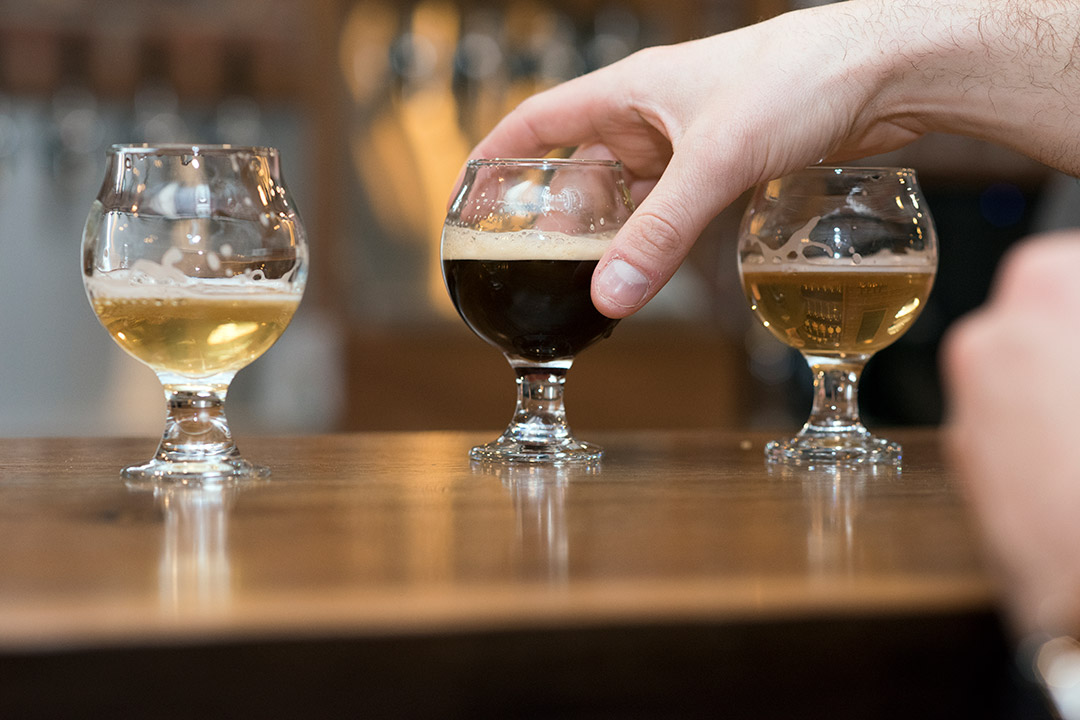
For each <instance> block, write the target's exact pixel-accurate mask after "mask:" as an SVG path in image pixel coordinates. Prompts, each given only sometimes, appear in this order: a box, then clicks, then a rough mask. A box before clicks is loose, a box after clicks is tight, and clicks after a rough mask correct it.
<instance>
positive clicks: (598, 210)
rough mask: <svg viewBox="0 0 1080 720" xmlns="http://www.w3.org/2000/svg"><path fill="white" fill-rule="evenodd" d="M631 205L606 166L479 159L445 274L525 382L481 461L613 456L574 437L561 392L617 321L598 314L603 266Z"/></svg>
mask: <svg viewBox="0 0 1080 720" xmlns="http://www.w3.org/2000/svg"><path fill="white" fill-rule="evenodd" d="M631 212H633V202H632V201H631V200H630V194H629V192H628V191H627V188H626V185H625V183H624V182H623V177H622V166H621V165H620V164H619V163H617V162H614V161H608V160H583V159H522V160H473V161H471V162H469V164H468V165H467V167H466V171H465V176H464V180H463V183H462V186H461V189H460V191H459V192H458V194H457V196H456V197H455V199H454V202H453V205H452V206H451V208H450V211H449V213H448V214H447V217H446V223H445V225H444V226H443V234H442V266H443V277H444V279H445V280H446V288H447V290H448V292H449V293H450V298H451V300H452V301H453V303H454V307H455V308H457V311H458V313H459V314H460V315H461V317H462V319H464V320H465V322H466V324H467V325H468V326H469V327H470V328H471V329H472V330H473V332H475V333H476V334H477V335H479V336H480V337H481V338H483V339H484V340H486V341H487V342H489V343H491V344H492V345H494V346H495V347H497V348H499V350H501V351H502V352H503V354H504V355H505V356H506V359H507V360H508V361H509V362H510V365H511V366H512V367H513V369H514V372H515V373H516V375H517V389H518V397H517V407H516V409H515V411H514V417H513V419H512V420H511V422H510V425H509V426H508V427H507V428H506V431H505V432H504V433H503V434H502V435H501V436H500V437H499V438H498V439H496V440H495V441H493V442H490V443H488V444H486V445H481V446H478V447H475V448H473V449H472V452H471V453H470V456H471V457H472V458H473V459H475V460H495V461H512V462H551V463H562V462H578V461H593V460H598V459H599V458H600V457H601V455H602V453H603V451H602V450H601V449H600V448H599V447H597V446H595V445H592V444H589V443H585V442H581V441H579V440H577V439H575V438H574V436H573V434H572V433H571V431H570V426H569V425H568V424H567V422H566V410H565V407H564V405H563V386H564V382H565V379H566V372H567V370H569V369H570V365H571V363H573V360H574V357H575V356H576V355H577V354H578V353H579V352H581V351H582V350H584V349H585V348H587V347H588V346H589V345H592V344H593V343H594V342H596V341H597V340H600V339H602V338H605V337H607V336H608V335H610V334H611V331H612V329H613V328H614V327H615V323H616V322H617V321H616V320H612V319H611V318H608V317H605V316H604V315H602V314H600V312H599V311H597V310H596V308H595V307H594V306H593V303H592V297H591V295H590V292H589V288H590V285H591V281H592V275H593V271H594V270H595V269H596V265H597V262H598V261H599V260H600V258H601V257H602V256H603V254H604V252H605V251H606V250H607V247H608V245H609V244H610V243H611V240H612V238H613V237H614V236H615V233H616V232H618V230H619V228H620V227H622V225H623V223H624V222H625V221H626V219H627V218H628V217H630V213H631Z"/></svg>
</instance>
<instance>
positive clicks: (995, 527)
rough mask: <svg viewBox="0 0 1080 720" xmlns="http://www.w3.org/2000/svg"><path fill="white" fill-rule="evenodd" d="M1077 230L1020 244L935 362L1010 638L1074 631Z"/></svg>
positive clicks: (1077, 615)
mask: <svg viewBox="0 0 1080 720" xmlns="http://www.w3.org/2000/svg"><path fill="white" fill-rule="evenodd" d="M1077 268H1080V231H1072V232H1065V233H1057V234H1053V235H1048V236H1043V237H1039V238H1035V239H1032V240H1029V241H1027V242H1026V243H1024V244H1023V245H1021V246H1019V247H1018V248H1017V249H1016V250H1014V251H1013V252H1012V253H1011V254H1010V255H1009V256H1007V257H1006V259H1005V260H1004V261H1003V263H1002V267H1001V269H1000V271H999V274H998V277H997V281H996V286H995V288H994V292H993V295H992V297H991V298H990V300H989V301H988V302H987V304H986V305H985V306H984V307H983V308H982V309H980V310H979V311H977V312H975V313H973V314H972V315H970V316H968V317H967V318H965V319H964V320H962V321H961V322H960V323H958V324H957V325H956V326H954V328H953V330H952V331H951V332H950V335H949V336H948V337H947V339H946V344H945V347H944V353H943V356H942V362H943V368H942V369H943V372H944V375H945V380H946V386H947V387H948V389H949V393H950V398H949V400H950V418H949V423H948V426H947V432H948V441H949V448H950V450H951V453H952V456H953V459H954V460H955V462H956V464H957V466H958V467H959V469H960V471H961V475H962V477H963V479H964V489H965V492H966V493H967V495H968V496H969V498H970V500H971V502H972V504H973V505H974V507H975V509H976V511H977V517H978V519H979V521H980V523H981V524H982V529H983V530H984V536H985V538H986V539H987V541H988V543H989V544H990V549H991V550H992V551H993V553H994V556H995V557H996V558H997V560H999V562H1000V568H1001V570H1002V572H1003V573H1004V579H1005V583H1004V586H1005V591H1006V593H1007V594H1008V598H1007V599H1008V600H1009V603H1010V609H1011V611H1012V617H1013V620H1014V621H1015V624H1016V626H1017V627H1016V630H1017V631H1018V633H1020V634H1021V635H1026V634H1032V633H1049V634H1051V635H1057V634H1068V633H1076V632H1078V631H1080V521H1078V518H1080V282H1078V281H1077Z"/></svg>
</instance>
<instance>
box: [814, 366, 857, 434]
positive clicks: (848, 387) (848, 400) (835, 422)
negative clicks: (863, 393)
mask: <svg viewBox="0 0 1080 720" xmlns="http://www.w3.org/2000/svg"><path fill="white" fill-rule="evenodd" d="M869 359H870V356H869V355H851V356H848V357H844V358H834V357H825V356H821V355H806V361H807V363H809V365H810V369H811V370H812V371H813V373H814V403H813V406H812V407H811V409H810V419H809V420H807V421H806V425H805V426H804V427H803V429H802V431H801V432H800V433H799V434H800V435H807V434H817V433H828V434H830V435H836V434H846V433H858V434H864V433H866V432H867V431H866V428H865V427H863V424H862V421H860V420H859V378H860V377H861V376H862V371H863V367H864V366H865V365H866V361H867V360H869Z"/></svg>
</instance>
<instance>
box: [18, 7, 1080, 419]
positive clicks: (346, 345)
mask: <svg viewBox="0 0 1080 720" xmlns="http://www.w3.org/2000/svg"><path fill="white" fill-rule="evenodd" d="M806 4H809V3H799V2H787V1H786V0H663V1H662V2H661V1H660V0H422V1H411V0H0V227H2V228H3V236H2V238H0V248H2V250H3V254H2V256H0V303H2V307H3V308H4V312H3V313H0V435H4V436H18V435H111V434H133V435H147V436H151V435H156V434H157V433H158V432H159V430H160V426H161V421H162V419H163V417H164V407H163V402H162V400H163V396H162V394H161V391H160V387H159V385H158V383H157V379H156V378H155V376H154V375H153V373H152V372H150V371H149V370H148V369H146V368H145V367H143V366H142V365H140V364H139V363H137V362H136V361H134V360H132V359H130V358H128V357H127V356H126V355H124V354H123V353H122V351H120V350H119V349H118V348H117V347H116V346H115V345H114V344H113V342H112V341H111V340H110V339H109V337H108V335H107V334H106V332H105V331H104V330H103V329H102V328H101V327H100V326H99V325H98V323H97V320H96V318H95V317H94V315H93V313H92V311H91V309H90V306H89V304H88V302H87V301H86V298H85V295H84V292H83V288H82V284H81V281H80V276H79V252H78V247H79V242H80V237H81V232H82V224H83V222H84V220H85V217H86V213H87V211H88V210H89V207H90V203H91V201H92V200H93V198H94V196H95V194H96V193H97V189H98V187H99V186H100V184H101V181H102V178H103V173H104V152H105V149H106V148H107V147H108V145H110V144H112V143H128V142H195V143H219V142H224V143H234V144H260V145H273V146H276V147H278V148H279V149H280V150H281V151H282V155H283V167H284V173H285V178H286V180H287V182H288V184H289V186H290V188H291V189H292V192H293V195H294V198H295V199H296V202H297V205H298V206H299V208H300V211H301V214H302V216H303V217H304V220H305V224H306V226H307V229H308V235H309V238H310V241H311V243H312V268H313V270H312V276H311V280H310V283H309V286H308V293H307V295H306V298H305V300H304V303H303V305H302V308H301V312H300V313H299V314H298V316H297V318H296V319H295V321H294V322H293V324H292V326H291V327H290V328H289V330H288V331H287V332H286V333H285V335H284V336H283V338H282V339H281V341H280V342H279V343H278V344H277V345H276V346H275V347H274V348H273V349H272V350H271V351H270V352H269V353H267V355H265V356H264V357H263V358H262V359H260V360H258V361H257V362H256V363H255V364H253V365H252V366H250V367H249V368H248V369H246V370H245V371H243V372H241V373H240V374H239V376H238V377H237V380H236V382H235V383H234V385H233V389H232V392H231V393H230V395H229V415H230V418H231V421H232V425H233V429H234V431H235V432H236V433H237V435H238V436H240V437H242V436H243V434H244V433H295V432H327V431H349V430H401V429H488V430H492V431H494V430H496V429H500V428H501V427H502V426H504V425H505V422H506V421H507V420H508V419H509V416H510V412H511V409H512V403H513V375H512V373H511V371H510V369H509V367H508V366H507V364H506V362H505V361H504V360H503V358H502V357H501V356H500V355H499V354H498V352H497V351H495V350H494V349H492V348H490V347H489V346H487V345H486V344H484V343H483V342H482V341H480V340H478V339H477V338H475V337H474V336H473V335H472V334H471V333H470V332H469V331H468V329H467V328H466V327H465V326H464V325H463V323H462V322H461V321H460V320H459V319H458V318H457V317H456V316H455V315H454V313H453V310H452V308H451V307H450V305H449V302H448V300H447V298H446V293H445V290H444V288H443V284H442V280H441V276H440V273H439V265H438V243H439V229H440V226H441V222H442V215H443V212H444V209H445V203H446V200H447V195H448V194H449V192H450V189H451V186H452V184H453V182H454V179H455V177H456V175H457V172H458V169H459V167H460V165H461V163H462V161H463V160H464V157H465V156H466V154H467V152H468V150H469V148H470V147H471V146H472V144H473V143H474V142H475V141H476V140H478V139H479V138H480V137H481V136H482V135H483V134H484V133H485V132H486V131H487V129H489V128H490V127H491V126H492V125H493V124H494V123H495V122H496V121H497V120H498V118H499V117H501V116H502V114H503V113H505V112H506V111H508V110H509V109H510V108H512V107H513V106H514V105H516V104H517V103H518V102H519V101H520V100H522V99H523V98H525V97H526V96H528V95H529V94H531V93H533V92H536V91H538V90H540V89H543V88H545V87H547V86H550V85H552V84H555V83H557V82H559V81H562V80H566V79H568V78H571V77H573V76H575V75H578V74H581V73H584V72H588V71H589V70H592V69H595V68H597V67H600V66H603V65H606V64H608V63H611V62H614V61H616V60H618V59H619V58H621V57H623V56H625V55H628V54H630V53H631V52H633V51H634V50H636V49H638V48H640V47H643V46H646V45H655V44H666V43H673V42H679V41H682V40H687V39H691V38H693V37H700V36H702V35H706V34H712V33H716V32H721V31H725V30H729V29H733V28H735V27H739V26H742V25H745V24H748V23H751V22H755V21H758V20H760V19H763V18H766V17H769V16H771V15H774V14H777V13H779V12H783V11H785V10H789V9H793V8H795V7H798V6H800V5H806ZM868 162H887V163H890V164H905V165H910V166H912V167H915V168H916V169H917V170H918V171H919V172H920V176H921V178H922V181H923V184H924V188H925V190H926V192H927V195H928V199H929V202H930V205H931V208H932V211H933V213H934V215H935V218H936V220H937V225H938V230H939V234H940V237H941V244H942V258H941V269H940V274H939V278H938V284H937V286H936V288H935V291H934V294H933V296H932V298H931V300H930V303H929V304H928V306H927V308H926V311H925V312H924V313H923V316H922V317H921V318H920V319H919V321H918V323H917V324H916V325H915V326H914V327H913V328H912V329H911V330H910V331H909V332H908V333H907V334H906V335H905V336H904V337H903V338H902V339H901V340H900V341H899V342H898V343H897V344H896V345H894V346H893V347H891V348H890V349H888V350H886V351H885V352H883V353H880V354H879V356H878V357H876V358H875V359H874V360H872V361H871V364H870V366H869V367H868V369H867V372H866V376H865V379H864V387H863V388H862V393H861V394H862V400H863V410H864V415H865V416H866V419H867V420H868V421H869V422H872V423H876V424H879V425H899V424H933V423H936V422H938V421H939V420H940V418H941V415H942V404H941V397H940V391H939V387H938V377H937V369H936V352H937V346H938V342H939V339H940V337H941V335H942V333H943V331H944V330H945V328H946V327H947V326H948V325H949V323H951V322H952V321H953V320H954V319H955V318H957V317H958V316H960V315H961V314H963V313H964V312H966V311H968V310H970V309H971V308H973V307H975V306H977V305H978V304H979V303H980V302H981V301H982V300H983V298H984V297H985V294H986V290H987V286H988V284H989V281H990V278H991V276H992V273H993V270H994V267H995V264H996V263H997V260H998V258H999V257H1000V255H1001V253H1002V252H1004V251H1005V250H1006V249H1007V248H1008V247H1009V245H1010V244H1012V243H1014V242H1015V241H1016V240H1017V239H1018V238H1020V237H1022V236H1023V235H1025V234H1027V233H1029V232H1032V231H1035V230H1041V229H1048V228H1052V227H1057V226H1062V225H1068V224H1080V217H1077V215H1078V214H1080V213H1078V208H1080V186H1078V184H1077V181H1076V180H1074V179H1069V178H1065V177H1063V176H1060V175H1057V174H1055V173H1053V172H1050V171H1048V170H1047V169H1046V168H1044V167H1042V166H1040V165H1038V164H1036V163H1034V162H1032V161H1030V160H1027V159H1025V158H1023V157H1019V156H1017V155H1014V154H1012V153H1009V152H1007V151H1004V150H1001V149H998V148H994V147H990V146H986V145H982V144H979V143H977V142H974V141H970V140H966V139H960V138H953V137H943V136H932V137H928V138H925V139H924V140H921V141H920V142H919V143H917V144H915V145H913V146H911V147H909V148H906V149H905V150H903V151H901V152H898V153H894V154H891V155H890V156H888V157H884V158H874V159H870V160H869V161H868ZM743 206H744V202H741V201H740V202H738V203H736V204H735V205H733V206H732V207H731V208H730V209H729V210H728V211H727V212H725V213H724V214H723V215H722V216H721V217H720V218H718V219H717V220H716V222H714V223H713V225H712V226H711V227H710V228H709V229H708V230H707V232H706V233H705V237H703V238H702V240H701V241H700V242H699V243H698V244H697V246H696V248H695V250H694V252H693V254H692V256H691V258H690V260H689V261H688V262H687V263H686V265H685V266H684V267H683V268H682V269H681V270H680V271H679V273H678V274H677V275H676V277H675V279H674V280H673V282H672V283H671V284H670V285H669V286H668V287H667V288H665V289H664V290H663V291H662V292H661V294H660V296H658V298H657V300H656V301H654V302H653V303H652V304H651V305H650V306H649V307H648V308H647V309H646V310H645V311H643V312H642V313H639V314H638V315H636V316H634V317H632V318H630V319H628V320H626V321H624V322H623V323H621V324H620V326H619V327H618V328H617V329H616V331H615V334H614V335H613V337H612V338H611V339H610V340H608V341H605V342H603V343H600V344H599V345H597V346H595V347H594V348H591V349H589V350H588V351H587V352H586V353H585V354H583V355H582V356H581V357H580V358H579V359H578V361H577V363H576V364H575V367H574V369H573V371H572V373H571V375H570V381H569V384H568V407H569V411H570V418H571V420H572V423H573V424H574V426H575V428H577V429H579V430H581V429H588V428H596V429H601V428H678V427H722V426H732V427H769V428H777V427H786V428H789V429H795V428H796V427H797V426H798V425H799V424H800V423H801V422H802V420H804V419H805V417H806V413H807V411H808V408H809V392H810V388H809V374H808V372H807V371H806V370H805V368H804V365H803V363H802V360H801V359H800V358H799V356H798V355H794V354H793V353H792V351H789V350H788V349H786V348H784V347H783V346H781V345H780V344H779V343H778V342H776V341H775V340H773V339H772V338H771V336H769V335H768V334H767V333H766V332H765V331H764V330H763V329H761V328H760V327H759V326H758V324H757V323H756V321H754V320H753V319H752V317H751V315H750V313H749V310H748V309H747V308H746V303H745V301H744V300H743V297H742V293H741V290H740V288H739V286H738V276H737V271H736V268H735V263H734V241H735V237H734V235H735V229H736V227H737V223H738V218H739V216H740V214H741V213H742V209H743Z"/></svg>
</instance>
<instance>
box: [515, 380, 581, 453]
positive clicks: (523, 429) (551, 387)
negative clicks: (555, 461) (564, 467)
mask: <svg viewBox="0 0 1080 720" xmlns="http://www.w3.org/2000/svg"><path fill="white" fill-rule="evenodd" d="M566 370H567V368H538V367H515V368H514V372H515V373H516V374H517V407H516V408H515V409H514V419H513V420H512V421H511V422H510V426H509V427H508V428H507V429H506V435H509V436H510V437H512V438H513V439H514V440H516V441H518V442H522V443H538V444H551V443H553V442H559V441H561V440H565V439H566V438H569V437H570V427H569V426H568V425H567V424H566V408H565V407H564V406H563V386H564V385H565V383H566Z"/></svg>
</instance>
